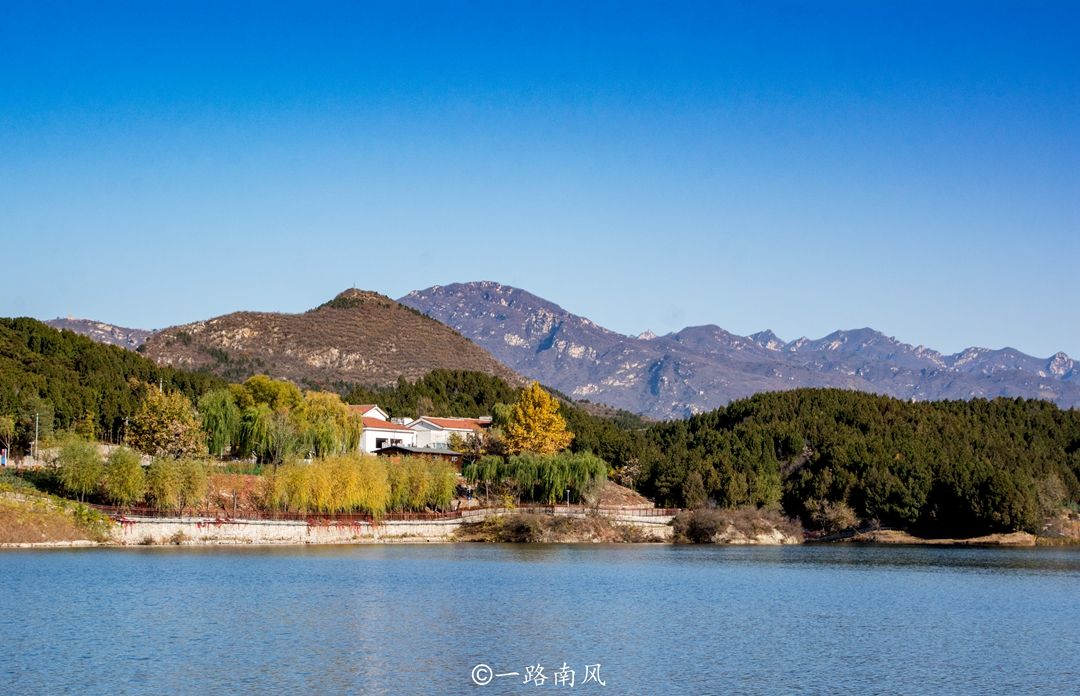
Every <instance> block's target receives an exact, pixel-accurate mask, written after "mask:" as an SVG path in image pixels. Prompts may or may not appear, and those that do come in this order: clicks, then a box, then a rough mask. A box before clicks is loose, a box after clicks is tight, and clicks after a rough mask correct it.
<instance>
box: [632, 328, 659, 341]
mask: <svg viewBox="0 0 1080 696" xmlns="http://www.w3.org/2000/svg"><path fill="white" fill-rule="evenodd" d="M637 337H638V339H639V340H642V341H652V340H654V339H656V338H658V337H657V335H656V334H654V333H653V332H652V331H649V330H645V331H643V332H641V333H639V334H638V335H637Z"/></svg>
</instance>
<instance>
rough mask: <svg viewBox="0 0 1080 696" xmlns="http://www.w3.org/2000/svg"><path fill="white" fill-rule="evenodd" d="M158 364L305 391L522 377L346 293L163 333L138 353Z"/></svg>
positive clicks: (455, 337)
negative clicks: (446, 375) (265, 379)
mask: <svg viewBox="0 0 1080 696" xmlns="http://www.w3.org/2000/svg"><path fill="white" fill-rule="evenodd" d="M140 350H141V351H142V352H143V354H144V355H146V356H147V357H148V358H151V359H153V360H155V361H156V362H158V363H161V364H163V365H171V366H174V367H180V368H185V369H190V370H204V371H208V372H213V373H214V374H217V375H220V376H222V377H224V378H226V379H230V380H235V381H241V380H244V379H246V378H248V377H250V376H252V375H255V374H266V375H269V376H271V377H274V378H277V379H287V380H289V381H291V382H294V383H296V384H299V385H303V386H305V387H312V388H320V389H326V388H339V387H340V386H341V385H345V384H378V385H385V386H389V385H393V384H394V383H395V382H396V381H397V379H398V378H399V377H405V378H406V379H409V380H416V379H419V378H421V377H423V376H424V375H426V374H427V373H429V372H431V371H432V370H436V369H448V370H472V371H476V372H485V373H487V374H489V375H498V376H499V377H502V378H503V379H505V380H507V381H508V382H511V383H517V384H522V383H524V380H523V379H522V378H521V377H519V376H518V375H517V374H516V373H514V372H513V371H512V370H511V369H510V368H508V367H506V366H505V365H503V364H502V363H500V362H499V361H498V360H496V359H495V358H493V357H492V356H491V355H490V354H489V353H488V352H487V351H486V350H484V349H483V348H481V347H479V346H477V345H475V344H474V343H472V342H470V341H468V340H466V339H465V338H464V337H462V336H461V335H460V334H458V333H457V332H456V331H454V330H453V329H451V328H449V327H447V326H446V325H445V324H441V323H439V322H437V321H435V320H433V319H430V318H428V317H426V316H424V315H423V314H420V313H419V312H417V311H416V310H414V309H411V308H409V307H406V306H404V305H401V304H398V303H397V302H394V301H393V300H391V299H390V298H388V297H384V296H382V295H379V294H378V293H374V292H368V291H364V290H357V289H355V288H351V289H349V290H345V291H344V292H342V293H340V294H339V295H338V296H337V297H335V298H333V299H332V300H330V301H328V302H326V303H324V304H322V305H320V306H319V307H316V308H314V309H311V310H308V311H306V312H303V313H302V314H283V313H277V312H235V313H233V314H227V315H225V316H220V317H215V318H213V319H208V320H206V321H199V322H195V323H192V324H184V325H183V326H173V327H171V328H168V329H163V330H161V331H159V332H157V333H155V334H153V335H152V336H150V337H149V338H148V339H147V340H146V343H144V344H143V346H142V347H141V348H140Z"/></svg>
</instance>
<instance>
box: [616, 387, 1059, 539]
mask: <svg viewBox="0 0 1080 696" xmlns="http://www.w3.org/2000/svg"><path fill="white" fill-rule="evenodd" d="M647 440H648V442H647V443H646V444H645V445H644V450H643V452H642V454H641V456H640V459H639V460H638V461H637V462H634V463H633V464H634V465H635V466H636V467H638V471H637V476H636V479H637V487H638V488H639V489H640V490H641V491H642V492H643V493H645V494H646V495H649V496H653V497H655V498H657V500H658V502H660V503H662V504H674V505H684V504H691V505H692V504H699V503H702V502H704V501H706V500H711V501H713V502H714V503H716V504H718V505H721V506H738V505H744V504H756V505H775V504H777V503H781V504H782V505H783V509H784V511H785V512H786V513H788V514H789V515H798V516H800V517H801V518H803V520H804V521H805V522H807V523H808V524H810V525H811V526H814V525H815V524H818V525H821V526H827V518H829V517H830V515H833V516H836V515H840V513H841V512H844V513H853V514H854V516H856V517H858V518H859V519H860V520H863V521H867V520H878V521H879V522H880V523H881V524H883V525H886V526H895V527H900V528H905V529H910V530H915V531H922V532H925V533H931V534H977V533H986V532H995V531H1011V530H1016V529H1026V530H1028V531H1037V530H1038V529H1039V528H1040V526H1041V524H1042V521H1043V520H1044V519H1045V518H1046V517H1047V516H1048V515H1052V514H1056V513H1058V512H1060V511H1061V509H1062V508H1063V507H1065V506H1073V507H1074V508H1075V506H1076V504H1077V502H1078V501H1080V411H1077V410H1075V409H1073V410H1062V409H1060V408H1058V407H1056V406H1054V405H1053V404H1050V403H1048V402H1045V401H1038V400H1023V399H1015V400H1011V399H996V400H993V401H986V400H980V399H977V400H974V401H944V402H918V403H911V402H905V401H900V400H897V399H893V398H889V397H883V396H875V395H871V394H863V393H859V392H852V391H842V390H815V389H800V390H795V391H790V392H776V393H768V394H760V395H757V396H754V397H751V398H749V399H745V400H742V401H737V402H734V403H732V404H731V405H729V406H728V407H726V408H721V409H719V410H716V411H713V412H710V413H707V414H702V415H698V416H694V417H692V418H690V419H688V420H685V421H676V422H669V423H663V424H659V425H656V426H654V427H652V428H651V429H650V430H649V432H648V435H647ZM840 516H841V517H844V516H846V515H840Z"/></svg>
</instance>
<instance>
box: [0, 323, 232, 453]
mask: <svg viewBox="0 0 1080 696" xmlns="http://www.w3.org/2000/svg"><path fill="white" fill-rule="evenodd" d="M159 382H161V383H162V384H164V385H165V386H166V387H172V389H174V390H179V391H181V392H183V393H184V394H185V395H187V396H188V397H191V398H197V397H198V396H199V395H200V394H202V393H203V392H205V391H207V390H208V389H210V388H212V387H214V386H220V385H221V384H223V382H222V381H221V380H220V379H219V378H217V377H213V376H210V375H204V374H199V373H191V372H182V371H179V370H174V369H172V368H168V367H160V366H158V365H156V364H154V363H153V362H151V361H150V360H148V359H146V358H144V357H142V356H141V355H138V354H136V353H132V352H131V351H127V350H124V349H123V348H118V347H116V346H109V345H103V344H100V343H95V342H94V341H92V340H90V339H89V338H86V337H84V336H80V335H78V334H75V333H73V332H71V331H57V330H56V329H53V328H51V327H49V326H46V325H45V324H43V323H42V322H40V321H37V320H34V319H27V318H19V319H0V415H13V416H14V417H15V420H16V437H15V443H13V450H15V451H26V450H27V448H28V447H29V445H30V441H31V440H32V439H33V437H34V415H35V414H39V417H40V422H41V429H42V433H43V435H44V434H47V433H48V432H50V431H51V430H52V429H54V428H55V429H67V428H73V427H75V426H76V425H78V426H79V428H80V429H82V430H84V431H85V430H89V429H90V426H91V425H92V428H93V431H94V433H95V435H96V436H97V437H99V438H101V439H105V440H110V439H112V440H115V439H117V437H118V436H119V434H120V432H121V429H122V428H123V423H124V418H125V417H130V416H131V415H133V414H134V413H135V410H136V408H137V407H138V405H139V402H140V400H141V399H142V397H143V394H144V385H146V384H157V383H159Z"/></svg>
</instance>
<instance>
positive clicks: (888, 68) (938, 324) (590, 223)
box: [0, 0, 1080, 356]
mask: <svg viewBox="0 0 1080 696" xmlns="http://www.w3.org/2000/svg"><path fill="white" fill-rule="evenodd" d="M1078 27H1080V5H1078V4H1076V3H1065V2H1061V3H1055V2H1033V3H1022V2H1009V3H997V2H986V1H979V2H962V3H949V2H926V3H922V2H909V1H905V2H870V3H868V2H810V1H807V2H782V3H739V4H735V3H732V4H724V3H715V2H713V3H663V4H661V3H634V2H612V3H601V2H597V3H583V2H566V3H559V2H542V3H524V2H506V1H503V2H491V3H484V2H468V3H463V2H440V3H409V2H385V3H357V2H350V3H329V2H328V3H288V4H286V3H281V4H280V5H275V4H272V3H240V2H225V3H223V2H210V3H205V4H199V3H194V2H192V3H166V2H144V1H140V2H130V3H109V2H93V3H90V2H86V3H77V2H76V3H72V2H63V3H60V2H57V3H50V2H42V1H40V0H39V1H35V2H27V3H18V2H12V1H11V0H8V1H7V2H4V3H3V4H2V5H0V246H2V250H0V254H2V259H3V262H2V263H3V268H2V269H0V273H2V278H3V280H2V283H3V292H2V293H0V315H30V316H36V317H39V318H50V317H53V316H57V315H64V316H66V315H74V316H81V317H90V318H96V319H102V320H105V321H111V322H114V323H118V324H123V325H128V326H139V327H147V328H149V327H160V326H165V325H170V324H176V323H181V322H186V321H192V320H196V319H202V318H207V317H209V316H213V315H217V314H222V313H225V312H229V311H233V310H238V309H259V310H283V311H302V310H304V309H307V308H310V307H313V306H315V305H317V304H319V303H321V302H323V301H325V300H326V299H328V298H329V297H331V296H333V295H334V294H336V293H337V292H338V291H340V290H342V289H344V288H346V287H349V286H352V285H356V286H359V287H362V288H366V289H371V290H376V291H379V292H382V293H385V294H387V295H390V296H392V297H398V296H400V295H403V294H405V293H406V292H408V291H410V290H413V289H418V288H424V287H428V286H430V285H434V284H447V283H451V282H455V281H468V280H481V279H489V280H497V281H500V282H503V283H507V284H511V285H517V286H520V287H523V288H525V289H528V290H530V291H531V292H534V293H536V294H538V295H541V296H543V297H545V298H547V299H550V300H552V301H555V302H558V303H559V304H561V305H563V306H564V307H566V308H567V309H569V310H571V311H574V312H577V313H579V314H583V315H586V316H588V317H590V318H591V319H593V320H595V321H597V322H598V323H600V324H603V325H605V326H608V327H609V328H612V329H614V330H617V331H622V332H625V333H638V332H641V331H644V330H646V329H651V330H653V331H656V332H657V333H664V332H667V331H672V330H677V329H679V328H681V327H683V326H685V325H690V324H704V323H715V324H719V325H720V326H723V327H724V328H726V329H728V330H730V331H734V332H737V333H743V334H746V333H751V332H753V331H757V330H760V329H764V328H771V329H773V330H774V331H776V333H778V334H779V335H780V336H782V337H784V338H787V339H794V338H797V337H798V336H800V335H808V336H811V337H818V336H821V335H824V334H826V333H828V332H829V331H832V330H834V329H836V328H855V327H861V326H867V325H869V326H873V327H875V328H878V329H880V330H882V331H885V332H886V333H889V334H890V335H895V336H896V337H898V338H900V339H901V340H904V341H908V342H911V343H922V344H925V345H929V346H931V347H934V348H938V349H940V350H944V351H947V352H952V351H956V350H959V349H961V348H963V347H966V346H968V345H982V346H987V347H1001V346H1005V345H1010V346H1014V347H1016V348H1019V349H1020V350H1023V351H1025V352H1029V353H1033V354H1036V355H1040V356H1047V355H1050V354H1052V353H1053V352H1055V351H1057V350H1065V351H1066V352H1069V353H1070V354H1072V355H1080V302H1078V300H1080V273H1078V272H1077V268H1078V263H1080V42H1078V41H1077V40H1076V31H1077V28H1078Z"/></svg>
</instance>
